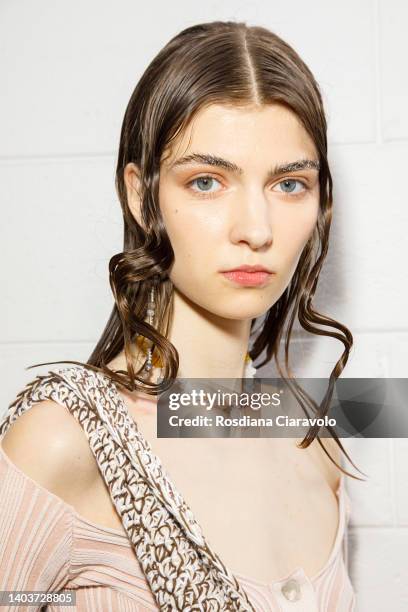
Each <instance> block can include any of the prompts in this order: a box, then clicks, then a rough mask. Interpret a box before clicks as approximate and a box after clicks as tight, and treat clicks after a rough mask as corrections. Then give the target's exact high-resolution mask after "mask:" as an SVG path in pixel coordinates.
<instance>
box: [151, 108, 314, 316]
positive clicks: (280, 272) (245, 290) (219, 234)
mask: <svg viewBox="0 0 408 612" xmlns="http://www.w3.org/2000/svg"><path fill="white" fill-rule="evenodd" d="M193 156H195V157H193ZM186 157H188V158H189V159H184V158H186ZM305 159H307V160H311V161H312V162H316V165H317V163H318V156H317V153H316V149H315V146H314V144H313V141H312V140H311V138H310V137H309V136H308V134H307V133H306V131H305V129H304V128H303V127H302V125H301V124H300V122H299V120H298V119H297V117H296V115H295V114H293V113H292V112H291V111H290V110H288V109H286V108H285V107H284V106H282V105H278V104H271V105H265V106H262V107H261V108H260V109H259V108H252V107H245V108H244V107H229V106H224V105H215V104H213V105H210V106H208V107H206V108H203V109H201V111H199V112H198V113H197V114H196V116H195V117H194V119H193V120H192V122H191V123H190V125H189V127H188V128H186V130H185V131H184V132H183V133H182V134H181V135H180V136H179V137H178V139H177V140H176V141H174V142H173V143H172V146H171V149H170V150H168V151H166V152H165V157H163V160H162V165H161V171H160V185H159V201H160V208H161V211H162V216H163V220H164V223H165V227H166V230H167V233H168V236H169V239H170V242H171V244H172V247H173V250H174V254H175V261H174V263H173V266H172V268H171V270H170V272H169V276H170V278H171V280H172V282H173V284H174V285H175V288H176V290H178V291H179V292H180V293H181V294H183V295H184V296H185V297H187V298H188V299H189V300H191V301H192V302H193V303H194V304H196V305H198V306H200V307H202V308H204V309H206V310H207V311H210V312H211V313H213V314H216V315H218V316H220V317H224V318H228V319H241V320H244V319H252V318H255V317H257V316H260V315H261V314H263V313H265V312H266V311H267V310H268V309H269V308H270V307H271V306H272V305H273V304H274V303H275V302H276V301H277V300H278V299H279V297H280V296H281V295H282V293H283V292H284V290H285V289H286V287H287V286H288V284H289V282H290V280H291V278H292V276H293V273H294V271H295V269H296V265H297V263H298V260H299V257H300V255H301V253H302V250H303V248H304V246H305V244H306V242H307V241H308V239H309V237H310V236H311V234H312V233H313V229H314V227H315V225H316V221H317V216H318V209H319V180H318V177H319V174H318V169H317V168H305V169H301V170H296V171H288V170H286V171H285V170H279V171H278V172H276V167H277V166H282V165H287V164H290V163H293V162H297V161H299V160H305ZM222 160H224V161H222ZM243 265H249V266H258V265H259V266H264V267H265V268H266V269H267V270H269V271H270V272H273V274H269V275H267V277H266V280H262V278H259V275H258V276H257V277H256V278H255V276H254V275H252V276H251V277H249V276H246V275H244V274H242V273H241V275H240V274H238V275H235V276H234V275H230V276H226V275H225V274H223V271H227V270H232V269H236V268H239V267H240V266H243ZM251 279H252V283H251V282H250V281H251ZM256 282H259V283H260V284H254V283H256Z"/></svg>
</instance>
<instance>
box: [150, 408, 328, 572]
mask: <svg viewBox="0 0 408 612" xmlns="http://www.w3.org/2000/svg"><path fill="white" fill-rule="evenodd" d="M138 427H139V430H140V431H141V433H142V434H143V435H144V437H145V438H146V439H147V440H148V441H149V442H150V444H151V447H152V450H153V452H154V453H155V454H156V455H157V456H158V457H159V458H160V460H161V462H162V464H163V466H164V468H165V471H166V472H167V474H168V476H169V478H170V479H171V481H172V482H173V483H174V485H175V486H176V488H177V489H178V491H179V492H180V493H181V495H182V496H183V497H184V499H185V501H186V503H187V504H188V505H189V507H190V508H191V510H192V511H193V514H194V516H195V518H196V519H197V521H198V522H199V524H200V525H201V527H202V530H203V532H204V535H205V536H206V539H207V541H208V542H209V544H210V545H211V546H212V548H213V550H214V551H215V552H216V553H217V554H219V555H220V557H221V559H222V560H223V561H224V563H226V564H227V566H228V567H229V568H230V569H231V570H232V571H236V572H237V573H239V574H244V575H247V576H250V577H252V578H256V579H257V580H260V581H262V582H271V581H275V580H278V579H279V578H281V577H282V576H284V575H286V574H288V573H289V572H291V571H292V570H293V569H294V568H295V567H298V566H301V567H302V568H303V569H304V570H305V572H306V574H307V575H309V576H313V575H315V574H316V573H317V572H318V571H319V570H320V569H321V568H322V566H323V565H324V564H325V562H326V561H327V559H328V557H329V555H330V552H331V549H332V546H333V543H334V540H335V536H336V533H337V527H338V522H339V515H338V504H337V499H336V496H335V494H334V493H333V491H332V489H331V487H330V485H329V484H328V481H327V480H326V479H325V477H324V475H323V470H322V467H321V462H320V460H319V452H322V451H320V449H318V450H317V448H316V444H317V442H316V443H315V446H314V447H313V448H312V447H309V448H308V449H299V448H297V447H296V440H295V439H271V438H269V439H268V438H233V439H226V438H157V435H156V419H155V418H151V417H150V418H149V416H144V417H143V416H142V417H140V415H139V419H138Z"/></svg>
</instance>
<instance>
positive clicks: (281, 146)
mask: <svg viewBox="0 0 408 612" xmlns="http://www.w3.org/2000/svg"><path fill="white" fill-rule="evenodd" d="M257 152H258V153H259V154H260V155H261V156H265V155H268V161H273V160H275V161H277V162H280V161H282V160H283V159H291V158H292V157H293V158H295V157H296V159H299V158H303V157H308V158H310V157H311V158H313V157H315V158H316V157H317V154H316V148H315V145H314V143H313V141H312V139H311V137H310V136H309V134H308V133H307V132H306V130H305V128H304V127H303V125H302V123H301V122H300V120H299V119H298V117H297V116H296V114H295V113H294V112H292V111H291V110H290V109H288V108H286V107H285V106H283V105H282V104H268V105H262V106H257V107H255V106H245V107H243V106H234V107H232V106H231V105H221V104H211V105H208V106H206V107H204V108H202V109H200V110H199V111H198V112H197V113H195V115H194V116H193V117H192V119H191V120H190V121H189V123H188V124H187V125H186V127H185V128H184V129H183V130H181V131H180V133H179V134H178V136H177V137H176V138H175V139H174V140H173V142H172V143H171V146H170V147H168V148H167V149H166V151H165V153H164V155H163V157H162V161H163V163H164V165H165V167H166V169H167V170H170V169H171V168H173V167H174V166H175V165H177V164H178V163H179V161H180V160H186V159H187V158H189V157H194V156H196V157H197V155H196V154H197V153H198V154H200V153H202V154H213V155H216V156H218V157H221V158H227V159H234V158H236V159H240V160H241V161H242V162H243V163H244V164H245V159H248V160H251V161H253V160H254V156H255V157H256V154H257Z"/></svg>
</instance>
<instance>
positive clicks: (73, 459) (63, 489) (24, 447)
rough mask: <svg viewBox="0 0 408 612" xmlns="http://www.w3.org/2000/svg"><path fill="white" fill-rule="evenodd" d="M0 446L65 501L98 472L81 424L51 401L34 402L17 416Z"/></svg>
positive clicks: (35, 478)
mask: <svg viewBox="0 0 408 612" xmlns="http://www.w3.org/2000/svg"><path fill="white" fill-rule="evenodd" d="M1 446H2V448H3V451H4V452H5V454H6V455H7V456H8V458H9V459H10V460H11V462H12V463H14V464H15V465H16V466H17V468H19V469H20V470H21V471H22V472H24V473H25V474H26V475H27V476H29V477H30V478H32V479H33V480H35V481H36V482H38V484H40V485H41V486H43V487H44V488H46V489H48V490H49V491H51V492H52V493H54V494H55V495H58V496H60V497H62V499H65V500H66V501H67V502H69V503H72V500H73V499H74V498H75V496H76V495H79V496H80V495H81V492H83V491H84V490H85V491H86V490H87V488H88V487H89V486H90V485H92V484H93V483H94V481H95V478H96V476H97V474H98V465H97V462H96V460H95V458H94V456H93V454H92V451H91V449H90V446H89V443H88V440H87V438H86V435H85V432H84V431H83V429H82V427H81V425H80V424H79V423H78V422H77V421H76V419H75V417H74V416H73V415H72V414H70V412H69V411H68V409H67V408H66V407H65V406H62V405H60V404H58V403H57V402H54V401H52V400H44V401H41V402H38V403H36V404H34V405H33V406H32V407H31V408H29V409H28V410H27V411H26V412H24V413H23V414H22V415H20V416H19V417H18V418H17V420H16V421H14V423H12V424H11V425H10V427H9V429H8V430H7V432H6V433H5V434H4V435H3V437H2V439H1Z"/></svg>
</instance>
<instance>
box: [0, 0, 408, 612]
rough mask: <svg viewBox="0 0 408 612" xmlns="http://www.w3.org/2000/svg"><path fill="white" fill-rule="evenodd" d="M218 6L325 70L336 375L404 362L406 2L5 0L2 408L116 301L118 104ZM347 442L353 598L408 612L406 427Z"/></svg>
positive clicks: (324, 363) (86, 349)
mask: <svg viewBox="0 0 408 612" xmlns="http://www.w3.org/2000/svg"><path fill="white" fill-rule="evenodd" d="M216 19H233V20H241V19H242V20H246V21H247V22H248V23H250V24H260V25H265V26H267V27H269V28H270V29H272V30H274V31H275V32H276V33H277V34H279V35H281V36H282V37H283V38H284V39H285V40H287V41H288V42H289V43H290V44H292V45H293V46H294V47H295V49H296V50H297V51H298V52H299V53H300V55H301V56H302V57H303V58H304V60H305V61H306V62H307V63H308V65H309V66H310V68H311V69H312V71H313V72H314V74H315V76H316V78H317V80H318V82H319V83H320V86H321V89H322V93H323V97H324V100H325V105H326V112H327V117H328V123H329V144H330V161H331V167H332V172H333V177H334V195H335V207H334V220H333V230H332V237H331V242H330V251H329V256H328V259H327V262H326V267H325V271H324V274H323V275H322V277H321V282H320V286H319V290H318V294H317V297H316V301H315V304H316V307H317V308H318V309H319V308H320V310H321V311H322V312H323V313H325V314H328V315H329V316H332V317H334V318H336V319H338V320H340V321H342V322H343V323H345V324H346V325H347V326H348V327H349V328H350V329H351V331H352V332H353V334H354V337H355V347H354V349H353V351H352V355H351V357H350V360H349V362H348V364H347V366H346V369H345V371H344V375H346V376H353V377H358V376H361V377H365V376H366V377H374V376H380V377H381V376H382V377H389V376H394V377H404V378H405V377H406V376H407V374H408V369H407V361H408V325H407V316H406V312H407V306H408V299H407V293H408V292H407V274H406V266H407V261H408V260H407V256H406V253H407V241H406V231H407V221H408V204H407V202H408V195H407V194H408V190H407V185H406V177H405V164H406V162H407V158H408V113H407V112H406V109H407V108H408V76H407V74H408V72H407V68H406V65H407V58H408V37H407V35H406V32H407V24H408V5H407V4H406V3H405V2H403V0H387V1H386V0H378V1H377V0H360V1H359V2H355V1H353V0H343V1H342V2H336V3H333V2H324V0H309V2H306V3H305V2H303V1H300V0H292V1H291V2H288V3H283V2H274V1H269V2H267V1H266V0H263V1H253V2H238V1H230V0H223V2H222V3H219V2H215V1H212V2H211V1H210V2H206V3H191V2H187V1H183V2H171V3H168V2H158V1H157V0H151V1H150V2H148V3H137V2H134V1H131V0H120V1H115V2H113V0H111V1H104V2H100V1H97V0H87V1H86V2H82V3H75V2H68V1H65V2H64V1H63V0H61V1H60V2H52V1H51V0H43V1H42V2H31V1H29V0H20V1H19V2H7V1H5V2H2V3H0V40H1V43H0V45H1V54H0V57H1V60H0V61H1V68H0V69H1V78H2V80H1V92H2V94H1V97H0V111H1V112H0V135H1V137H0V194H1V220H2V223H1V225H0V239H1V245H2V258H1V266H2V270H1V278H2V297H1V305H0V307H1V312H0V343H1V345H0V346H1V353H0V366H1V372H2V373H3V376H2V385H1V387H0V400H1V405H2V406H3V408H4V409H5V408H6V406H7V405H8V403H9V402H10V401H11V400H12V399H13V398H14V395H15V393H17V391H19V390H20V389H21V387H22V385H23V383H25V382H26V381H28V380H30V379H31V378H33V376H34V375H36V374H38V373H41V372H42V371H44V370H48V369H49V367H48V366H47V367H45V368H36V369H33V370H25V369H24V368H25V367H27V366H28V365H30V364H33V363H41V362H43V361H50V360H60V359H61V360H62V359H75V360H86V359H87V357H88V356H89V354H90V352H91V350H92V348H93V346H94V343H95V342H96V340H97V338H98V337H99V335H100V333H101V331H102V329H103V326H104V324H105V322H106V319H107V317H108V315H109V313H110V310H111V307H112V296H111V293H110V289H109V283H108V271H107V265H108V261H109V258H110V257H111V256H112V255H113V254H114V253H117V252H119V251H120V250H121V246H122V245H121V235H122V225H121V215H120V207H119V203H118V201H117V197H116V194H115V190H114V170H115V155H116V151H117V146H118V142H119V130H120V124H121V121H122V117H123V113H124V110H125V106H126V104H127V101H128V99H129V96H130V94H131V91H132V90H133V87H134V86H135V84H136V82H137V80H138V78H139V76H140V75H141V72H142V70H143V69H144V67H145V66H146V65H147V63H148V62H149V61H150V59H151V58H152V57H153V55H154V54H155V53H156V52H157V51H158V50H159V49H160V48H161V47H162V46H163V44H164V43H165V42H167V40H168V39H169V38H170V37H171V36H172V35H174V34H175V33H176V32H178V31H179V30H180V29H182V28H183V27H186V26H187V25H191V24H193V23H196V22H200V21H212V20H216ZM341 352H342V345H341V344H340V343H339V342H337V341H335V340H331V339H322V338H319V337H314V338H312V339H310V336H307V335H302V334H301V333H300V334H299V335H298V339H297V340H296V342H295V344H294V352H293V355H294V363H295V364H296V368H297V370H296V371H297V373H298V375H299V376H301V375H302V374H304V375H312V374H313V375H316V376H320V375H321V376H326V375H327V374H328V371H330V370H331V368H332V367H333V365H334V363H335V362H336V361H337V359H338V358H339V357H340V355H341ZM267 372H268V369H267V368H266V369H264V373H267ZM0 412H2V410H0ZM344 443H345V446H346V447H347V449H348V450H349V451H350V453H351V456H352V458H353V460H354V461H355V462H356V464H357V465H358V467H360V468H361V469H362V470H363V472H365V473H366V474H367V475H368V476H369V478H368V480H367V482H366V483H360V482H357V481H350V482H349V483H348V490H349V493H350V495H351V498H352V501H353V511H352V527H351V530H350V544H351V553H352V554H351V558H352V560H351V568H350V570H351V576H352V580H353V582H354V584H355V587H356V589H357V601H358V607H357V610H358V612H377V611H378V612H383V610H389V611H391V610H392V612H399V611H403V610H407V609H408V492H407V486H406V484H407V480H408V468H407V466H408V444H407V441H406V440H404V439H394V440H392V439H391V440H381V439H375V440H361V439H360V440H345V441H344ZM346 467H350V466H347V465H346ZM350 469H351V470H352V468H351V467H350Z"/></svg>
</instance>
